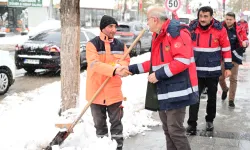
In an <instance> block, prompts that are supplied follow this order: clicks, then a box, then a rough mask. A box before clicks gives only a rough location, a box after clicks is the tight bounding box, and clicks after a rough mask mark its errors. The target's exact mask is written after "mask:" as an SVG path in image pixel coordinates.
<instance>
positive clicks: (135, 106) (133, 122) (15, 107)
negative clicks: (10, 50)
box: [0, 53, 159, 150]
mask: <svg viewBox="0 0 250 150" xmlns="http://www.w3.org/2000/svg"><path fill="white" fill-rule="evenodd" d="M149 57H150V53H146V54H144V55H141V56H139V57H136V58H132V59H131V62H132V63H138V62H143V61H145V60H147V59H149ZM147 76H148V74H141V75H134V76H129V77H126V78H123V79H122V80H123V86H122V90H123V93H124V96H125V97H127V101H124V102H123V106H124V117H123V120H122V121H123V125H124V137H125V138H127V137H129V136H131V135H135V134H138V133H143V132H144V131H145V130H150V128H149V126H156V125H159V122H157V121H155V120H153V119H152V118H151V117H152V112H150V111H147V110H144V101H145V94H146V93H145V91H146V87H147ZM85 80H86V71H85V72H83V73H82V74H81V90H80V91H81V93H80V100H79V103H78V104H79V108H78V109H72V110H69V111H68V112H67V116H68V117H69V120H70V119H71V121H72V120H73V119H75V118H76V115H77V114H78V113H79V112H80V111H81V110H82V108H83V107H84V106H85V104H86V101H85V88H86V87H85V83H86V81H85ZM60 84H61V82H54V83H51V84H48V85H44V86H43V87H41V88H39V89H35V90H33V91H30V92H27V93H15V94H13V95H10V96H7V97H6V98H5V99H4V100H3V101H1V102H0V133H1V134H0V141H1V142H0V143H1V144H0V149H1V150H38V149H41V148H42V147H46V146H47V145H48V143H49V142H50V141H51V140H52V138H54V136H55V135H56V133H57V132H58V129H57V128H55V123H56V122H57V121H58V118H59V117H58V110H59V106H60V92H61V91H60V87H61V85H60ZM107 121H108V120H107ZM109 126H110V124H109ZM61 147H62V148H61V150H75V149H77V148H79V149H81V150H96V149H100V148H101V149H103V150H115V148H116V142H114V141H111V140H110V138H103V139H100V138H97V137H96V136H95V128H94V125H93V119H92V116H91V113H90V109H88V111H87V112H86V113H85V114H84V115H83V117H82V120H81V121H80V123H79V124H78V125H77V126H76V127H75V128H74V134H71V135H70V136H69V137H68V138H67V140H66V141H65V142H64V144H63V145H62V146H61ZM54 149H56V148H54Z"/></svg>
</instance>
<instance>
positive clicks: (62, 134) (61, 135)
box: [44, 29, 146, 150]
mask: <svg viewBox="0 0 250 150" xmlns="http://www.w3.org/2000/svg"><path fill="white" fill-rule="evenodd" d="M145 31H146V30H145V29H143V30H142V31H141V32H140V34H139V35H138V36H137V38H136V39H135V40H134V42H133V43H132V44H131V45H130V47H129V49H128V51H127V52H126V53H125V54H124V56H123V57H122V58H121V60H124V59H125V58H126V57H127V56H128V55H129V53H130V51H131V50H132V49H133V47H134V46H135V45H136V43H137V42H138V41H139V39H140V38H141V37H142V35H143V34H144V32H145ZM110 78H111V77H108V78H107V79H106V80H105V81H104V82H103V83H102V85H101V86H100V87H99V89H98V90H97V91H96V92H95V94H94V96H93V97H92V99H91V100H90V101H89V102H88V103H87V104H86V106H85V107H84V108H83V110H82V112H81V114H80V115H79V116H78V117H77V119H76V120H75V121H74V122H73V123H72V124H65V125H63V124H60V125H58V126H61V127H65V128H66V129H67V130H66V131H59V132H58V133H57V135H56V136H55V137H54V139H53V140H52V141H51V142H50V143H49V146H47V147H46V148H45V149H44V150H52V146H53V145H59V146H60V145H61V144H62V143H63V142H64V140H65V139H66V138H67V137H68V136H69V135H70V133H72V131H73V128H74V127H75V125H76V124H77V123H78V121H79V120H80V119H81V118H82V116H83V114H84V113H85V112H86V111H87V109H88V108H89V106H90V105H91V103H92V102H93V101H94V100H95V98H96V96H97V95H98V94H99V93H100V91H101V90H102V89H103V87H104V86H105V85H106V84H107V83H108V81H109V79H110Z"/></svg>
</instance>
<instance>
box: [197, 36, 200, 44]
mask: <svg viewBox="0 0 250 150" xmlns="http://www.w3.org/2000/svg"><path fill="white" fill-rule="evenodd" d="M197 46H200V33H198V37H197Z"/></svg>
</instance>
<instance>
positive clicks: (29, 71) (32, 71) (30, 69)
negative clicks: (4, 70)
mask: <svg viewBox="0 0 250 150" xmlns="http://www.w3.org/2000/svg"><path fill="white" fill-rule="evenodd" d="M23 69H24V70H25V71H27V72H28V73H34V72H35V70H36V69H33V68H23Z"/></svg>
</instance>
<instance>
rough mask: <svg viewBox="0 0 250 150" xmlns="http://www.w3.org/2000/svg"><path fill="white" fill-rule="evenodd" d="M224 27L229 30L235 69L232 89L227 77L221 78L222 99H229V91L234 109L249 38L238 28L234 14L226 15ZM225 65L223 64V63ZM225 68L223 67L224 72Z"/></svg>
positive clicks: (230, 103) (230, 102) (233, 70)
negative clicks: (239, 70) (239, 76)
mask: <svg viewBox="0 0 250 150" xmlns="http://www.w3.org/2000/svg"><path fill="white" fill-rule="evenodd" d="M223 25H224V26H225V28H226V29H227V33H228V38H229V40H230V45H231V53H232V61H233V65H234V67H233V68H232V70H231V71H232V75H231V76H230V79H229V81H230V88H229V87H228V86H227V84H226V81H225V77H224V75H223V74H222V75H221V76H220V82H219V83H220V86H221V88H222V90H223V92H222V95H221V99H222V100H225V99H226V98H227V93H228V91H229V107H232V108H234V107H235V104H234V100H235V93H236V89H237V76H238V69H239V65H240V64H242V59H243V53H244V52H245V49H246V47H247V46H248V38H247V35H246V32H245V30H244V29H243V28H242V27H241V26H238V25H237V24H236V22H235V14H234V13H233V12H228V13H227V14H226V18H225V21H224V22H223ZM222 64H223V63H222ZM223 70H224V66H223V65H222V71H223Z"/></svg>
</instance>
